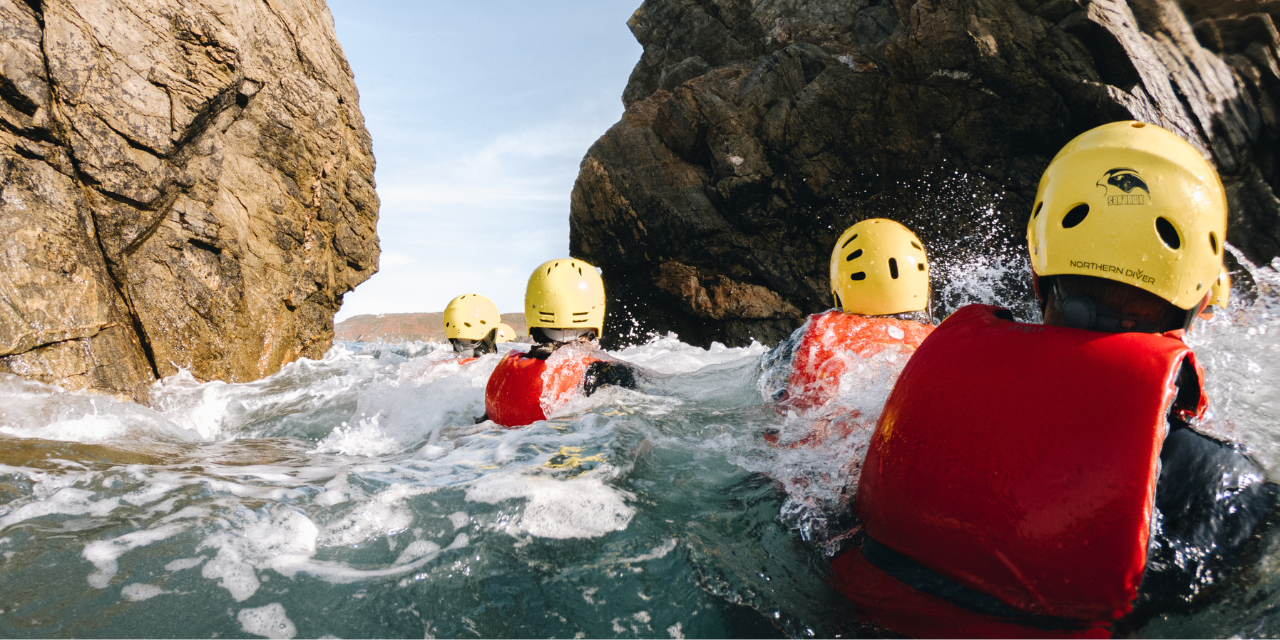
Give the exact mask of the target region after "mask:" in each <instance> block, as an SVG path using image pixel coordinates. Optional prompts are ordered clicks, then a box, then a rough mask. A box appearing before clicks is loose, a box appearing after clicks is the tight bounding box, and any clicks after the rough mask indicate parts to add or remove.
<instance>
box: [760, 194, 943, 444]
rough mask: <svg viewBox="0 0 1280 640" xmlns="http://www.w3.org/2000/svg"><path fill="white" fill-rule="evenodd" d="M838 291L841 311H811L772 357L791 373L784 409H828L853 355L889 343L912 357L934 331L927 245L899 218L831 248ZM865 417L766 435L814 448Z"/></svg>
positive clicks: (770, 363)
mask: <svg viewBox="0 0 1280 640" xmlns="http://www.w3.org/2000/svg"><path fill="white" fill-rule="evenodd" d="M831 296H832V300H833V301H834V303H835V308H834V309H832V310H830V311H825V312H823V313H819V314H815V315H813V316H810V317H809V319H808V321H807V322H805V324H804V326H802V327H800V328H799V329H797V330H796V332H795V333H794V334H792V336H791V337H790V338H789V339H787V340H786V341H784V342H783V344H780V345H778V347H776V348H775V349H774V350H773V351H772V352H771V353H769V354H768V355H767V356H765V363H766V364H765V366H766V367H768V368H770V369H774V370H777V369H779V368H783V367H785V369H786V371H787V372H788V375H787V380H786V387H785V388H783V389H780V390H779V391H778V393H777V395H776V397H775V399H776V400H777V401H778V407H779V409H781V410H783V411H787V410H791V411H796V412H799V413H802V414H812V413H814V412H815V411H816V410H819V409H822V408H824V407H826V406H827V405H828V404H829V403H830V402H831V401H832V400H833V399H835V397H836V395H837V392H838V391H839V390H840V376H841V375H842V374H843V373H845V371H846V370H847V369H848V367H849V365H850V364H851V363H852V362H851V359H853V358H870V357H872V356H874V355H876V354H877V353H880V352H882V351H884V350H886V349H896V350H898V351H899V352H901V353H903V354H905V355H909V354H910V353H912V352H913V351H915V349H916V347H918V346H920V342H921V341H922V340H924V338H925V336H927V335H929V332H930V331H932V330H933V324H932V320H931V318H930V316H929V312H928V309H929V261H928V258H927V257H926V256H925V252H924V246H923V245H921V244H920V239H919V238H917V237H916V235H915V234H914V233H912V232H911V230H910V229H907V228H906V227H904V226H902V225H901V224H898V223H897V222H894V221H892V220H885V219H883V218H875V219H871V220H863V221H862V222H859V223H857V224H855V225H853V226H851V227H849V228H848V229H847V230H846V231H845V232H844V233H843V234H842V235H841V236H840V238H839V239H838V240H837V241H836V244H835V248H834V249H833V250H832V252H831ZM857 417H858V416H844V418H845V419H841V420H836V421H832V420H826V419H818V420H815V421H813V422H812V423H811V424H808V425H807V426H808V427H809V428H808V430H807V432H806V433H804V434H799V435H798V436H797V437H793V438H783V437H782V436H781V434H780V433H779V432H778V431H777V430H771V431H767V432H766V433H765V440H766V441H768V442H769V444H775V445H776V444H783V445H784V446H788V447H796V446H813V445H817V444H821V443H822V442H824V441H826V440H828V439H829V438H831V437H833V436H834V437H838V436H841V435H847V434H848V433H849V430H850V429H851V428H853V426H854V425H853V424H851V422H857ZM868 428H869V427H868Z"/></svg>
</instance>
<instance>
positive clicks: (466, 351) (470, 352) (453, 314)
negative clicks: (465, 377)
mask: <svg viewBox="0 0 1280 640" xmlns="http://www.w3.org/2000/svg"><path fill="white" fill-rule="evenodd" d="M444 336H445V338H448V340H449V344H451V345H453V351H454V353H456V354H458V355H459V356H461V357H462V358H463V361H464V363H466V362H471V361H473V360H475V359H476V358H479V357H480V356H482V355H485V354H488V353H497V352H498V346H497V345H498V343H501V342H509V341H511V340H513V339H515V331H514V330H513V329H512V328H511V327H509V326H507V325H505V324H503V323H502V315H501V314H499V313H498V306H497V305H495V304H493V301H492V300H490V299H488V298H486V297H484V296H482V295H479V294H475V293H464V294H462V295H460V296H458V297H456V298H454V299H453V300H450V301H449V304H448V306H446V307H445V308H444Z"/></svg>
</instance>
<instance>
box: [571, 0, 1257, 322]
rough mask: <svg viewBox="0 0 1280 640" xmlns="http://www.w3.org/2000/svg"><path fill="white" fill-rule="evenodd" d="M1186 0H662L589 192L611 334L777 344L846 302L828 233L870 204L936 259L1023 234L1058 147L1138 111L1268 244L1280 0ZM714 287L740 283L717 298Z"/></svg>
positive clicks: (594, 157)
mask: <svg viewBox="0 0 1280 640" xmlns="http://www.w3.org/2000/svg"><path fill="white" fill-rule="evenodd" d="M1185 1H1186V4H1185V5H1181V6H1180V5H1178V4H1176V3H1174V2H1170V1H1168V0H1132V1H1131V2H1123V1H1118V0H1092V1H1086V2H1077V1H1075V0H1048V1H1040V0H951V1H947V2H928V1H920V2H914V3H913V2H909V1H906V0H898V1H890V0H856V1H854V2H844V1H836V0H760V1H757V2H745V1H741V0H646V2H644V4H643V5H642V6H641V7H640V9H639V10H638V11H636V13H635V15H634V16H633V17H632V19H631V21H630V23H629V24H630V26H631V30H632V32H633V33H634V34H635V36H636V38H637V39H638V40H639V41H640V43H641V44H642V45H643V46H644V54H643V56H642V58H641V60H640V62H639V63H638V64H637V65H636V67H635V70H634V71H633V72H632V75H631V78H630V81H629V83H628V85H627V88H626V90H625V92H624V94H623V102H624V104H625V105H626V112H625V114H624V115H623V118H622V120H621V121H620V122H619V123H618V124H616V125H615V126H614V127H612V128H611V129H610V130H609V131H608V132H607V133H606V134H605V135H604V136H603V137H602V138H601V139H600V140H599V141H598V142H597V143H596V144H595V145H593V146H592V147H591V149H590V151H589V152H588V153H587V156H586V158H585V159H584V160H583V163H582V167H581V170H580V173H579V176H578V181H577V183H576V184H575V186H574V190H573V196H572V213H571V217H570V234H571V235H570V251H571V253H572V254H573V255H574V256H577V257H581V258H583V259H585V260H588V261H591V262H592V263H593V264H596V265H599V266H601V267H602V268H603V270H604V278H605V285H606V290H607V291H608V292H609V297H610V299H609V302H610V305H611V309H613V310H620V311H619V312H616V313H615V312H614V311H611V313H610V315H611V317H610V323H611V324H612V325H613V328H612V330H610V329H606V331H605V334H606V336H607V335H611V334H614V335H616V334H617V333H619V332H621V333H623V334H628V335H632V336H636V337H642V336H643V335H644V333H646V332H648V331H658V332H665V331H676V332H678V333H679V334H680V336H681V338H682V339H684V340H688V341H690V342H692V343H700V344H706V343H708V342H710V341H712V340H719V341H723V342H726V343H728V344H731V345H734V344H743V343H746V342H748V341H749V340H750V339H752V338H755V339H760V340H763V341H766V342H772V341H776V340H778V339H779V338H781V337H783V336H785V335H787V333H788V332H789V331H790V330H791V329H793V328H794V327H796V326H798V325H799V323H800V322H801V319H802V317H803V315H804V314H809V313H814V312H817V311H821V310H823V309H826V308H828V307H830V306H831V302H830V301H831V294H830V291H829V288H828V276H827V261H828V258H829V255H830V250H831V246H832V244H833V243H834V241H835V239H836V238H837V237H838V235H839V234H840V233H841V232H842V231H843V230H844V229H845V228H847V227H848V226H849V225H850V224H852V223H854V222H857V221H858V220H862V219H865V218H869V217H888V218H892V219H895V220H899V221H901V222H903V223H904V224H907V225H908V226H910V227H912V228H913V229H915V230H916V231H917V232H918V233H919V234H920V235H921V237H922V239H924V241H925V242H926V244H927V245H928V248H929V249H930V250H931V255H933V256H943V255H944V254H956V253H963V252H965V251H978V250H980V249H979V248H978V247H979V246H980V245H982V244H985V245H986V246H992V240H993V239H995V240H996V241H997V244H998V243H999V242H1003V243H1004V244H1005V245H1006V246H1011V247H1017V246H1020V245H1022V244H1024V243H1025V239H1024V236H1025V223H1026V220H1027V219H1028V218H1029V216H1030V214H1031V205H1032V199H1033V198H1034V196H1035V190H1036V186H1037V183H1038V181H1039V178H1040V174H1041V173H1042V172H1043V170H1044V168H1045V166H1047V165H1048V162H1049V160H1050V159H1051V158H1052V157H1053V155H1054V154H1055V153H1056V152H1057V150H1058V149H1059V148H1061V146H1062V145H1063V144H1065V143H1066V142H1067V141H1069V140H1070V139H1071V138H1072V137H1074V136H1076V135H1077V134H1079V133H1081V132H1083V131H1085V130H1087V129H1089V128H1091V127H1094V126H1097V125H1099V124H1103V123H1106V122H1111V121H1115V120H1122V119H1137V120H1142V121H1146V122H1152V123H1156V124H1159V125H1161V126H1164V127H1166V128H1168V129H1171V130H1173V131H1175V132H1177V133H1179V134H1180V135H1182V136H1183V137H1185V138H1186V139H1188V140H1190V141H1191V142H1192V143H1193V144H1195V145H1196V146H1197V147H1199V148H1200V149H1202V150H1203V151H1205V152H1206V153H1207V154H1209V155H1210V156H1211V157H1212V159H1213V161H1214V162H1215V163H1216V165H1217V166H1218V168H1219V171H1220V172H1221V174H1222V177H1223V181H1224V184H1225V185H1226V187H1227V190H1228V193H1229V197H1230V203H1231V229H1230V233H1229V239H1230V241H1231V242H1232V243H1233V244H1235V245H1236V246H1237V247H1239V248H1240V249H1242V250H1243V251H1244V252H1245V253H1246V254H1247V255H1248V256H1249V257H1250V258H1252V259H1254V260H1255V261H1267V260H1270V258H1271V257H1272V256H1275V255H1277V254H1278V253H1280V200H1277V197H1276V194H1277V192H1278V191H1280V175H1278V174H1277V167H1276V163H1277V154H1278V153H1280V151H1278V149H1280V143H1278V140H1277V137H1278V136H1280V128H1278V127H1277V122H1276V118H1277V104H1280V64H1278V63H1277V60H1278V59H1280V54H1278V51H1280V38H1278V37H1277V31H1276V24H1277V23H1280V3H1277V2H1273V1H1271V2H1269V1H1264V0H1240V1H1238V2H1228V3H1219V2H1208V1H1201V0H1185ZM944 249H945V251H944ZM1012 253H1014V254H1016V253H1017V252H1016V251H1014V252H1012ZM671 265H678V266H671ZM942 271H943V270H935V271H934V273H935V279H936V278H938V277H940V276H941V272H942ZM710 282H721V283H725V282H732V283H734V286H733V287H724V288H723V290H724V291H725V293H724V294H723V295H722V296H720V298H719V299H718V300H719V301H718V302H716V303H715V304H711V303H710V300H712V299H713V297H712V296H709V295H708V294H707V293H706V292H707V291H709V289H708V287H707V286H706V285H705V284H703V283H710ZM693 283H699V284H698V286H694V284H693ZM934 284H935V286H939V285H940V284H944V283H941V282H935V283H934ZM770 295H773V296H776V297H777V299H778V300H780V301H781V304H777V305H775V306H774V308H773V311H774V313H772V314H768V313H763V312H760V311H759V310H758V305H757V304H756V302H759V301H764V300H766V299H768V298H769V296H770ZM753 301H754V302H753Z"/></svg>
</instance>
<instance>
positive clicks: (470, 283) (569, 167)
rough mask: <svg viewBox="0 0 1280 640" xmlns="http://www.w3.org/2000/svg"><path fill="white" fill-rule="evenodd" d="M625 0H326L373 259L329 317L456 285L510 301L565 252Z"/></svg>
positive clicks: (430, 297)
mask: <svg viewBox="0 0 1280 640" xmlns="http://www.w3.org/2000/svg"><path fill="white" fill-rule="evenodd" d="M639 6H640V0H573V1H570V0H539V1H538V2H529V1H528V0H524V1H515V0H455V1H444V0H416V1H410V0H329V9H330V11H332V13H333V18H334V24H335V25H336V27H337V31H338V40H339V41H340V42H341V43H342V48H343V50H344V51H345V52H346V54H347V61H348V62H349V63H350V64H351V68H352V70H353V71H354V73H355V78H356V86H357V87H358V88H359V90H360V110H361V111H362V112H363V113H364V118H365V124H366V126H367V127H368V128H369V133H370V135H372V137H373V153H374V156H375V157H376V158H377V163H378V168H377V172H376V174H375V178H376V180H377V185H378V196H379V197H380V198H381V200H382V209H381V212H380V214H379V220H378V237H379V239H380V241H381V245H382V260H381V265H380V270H379V272H378V273H377V274H375V275H374V276H373V277H372V278H370V279H369V280H368V281H367V282H365V283H364V284H362V285H360V286H359V287H357V288H356V290H355V291H353V292H351V293H348V294H347V295H346V297H345V298H344V301H343V305H342V309H341V310H340V311H339V312H338V314H337V317H336V320H338V321H341V320H344V319H346V318H349V317H351V316H354V315H360V314H366V313H406V312H417V311H442V310H443V309H444V307H445V305H446V304H448V302H449V300H451V299H452V298H453V297H454V296H457V295H460V294H463V293H479V294H482V295H485V296H488V297H489V298H492V299H493V301H494V302H495V303H497V305H498V308H499V309H500V310H501V311H502V312H504V313H505V312H509V311H523V310H524V287H525V283H526V281H527V280H528V277H529V274H530V273H532V272H533V269H534V268H535V267H537V266H538V265H539V264H542V263H543V262H545V261H547V260H551V259H554V258H562V257H565V256H567V255H568V253H569V194H570V192H571V191H572V189H573V181H574V179H575V178H576V177H577V175H578V164H579V163H580V162H581V161H582V157H583V155H584V154H585V153H586V151H587V149H588V148H589V147H590V146H591V144H592V143H594V142H595V141H596V139H597V138H599V137H600V136H601V135H603V134H604V132H605V131H606V130H608V128H609V127H611V126H613V124H614V123H616V122H617V121H618V120H619V119H620V118H621V117H622V111H623V108H622V90H623V88H624V87H625V86H626V83H627V77H628V76H629V75H630V74H631V69H632V68H633V67H634V66H635V64H636V62H637V61H639V59H640V53H641V48H640V45H639V44H638V43H637V42H636V40H635V37H634V36H632V35H631V32H630V31H629V30H628V29H627V19H628V18H630V17H631V14H632V13H633V12H634V11H635V10H636V8H637V7H639Z"/></svg>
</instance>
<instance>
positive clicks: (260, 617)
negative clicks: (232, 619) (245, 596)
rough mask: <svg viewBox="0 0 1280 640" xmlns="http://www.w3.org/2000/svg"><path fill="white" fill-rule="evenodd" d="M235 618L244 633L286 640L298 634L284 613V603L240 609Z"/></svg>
mask: <svg viewBox="0 0 1280 640" xmlns="http://www.w3.org/2000/svg"><path fill="white" fill-rule="evenodd" d="M236 619H237V620H239V621H240V628H241V629H244V632H245V633H252V634H253V635H256V636H265V637H267V638H283V639H285V640H287V639H288V638H292V637H294V636H296V635H298V629H297V627H295V626H293V621H292V620H290V619H289V616H288V615H287V614H286V613H285V610H284V605H282V604H280V603H279V602H272V603H271V604H269V605H267V606H265V607H258V608H256V609H241V610H240V613H237V614H236Z"/></svg>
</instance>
